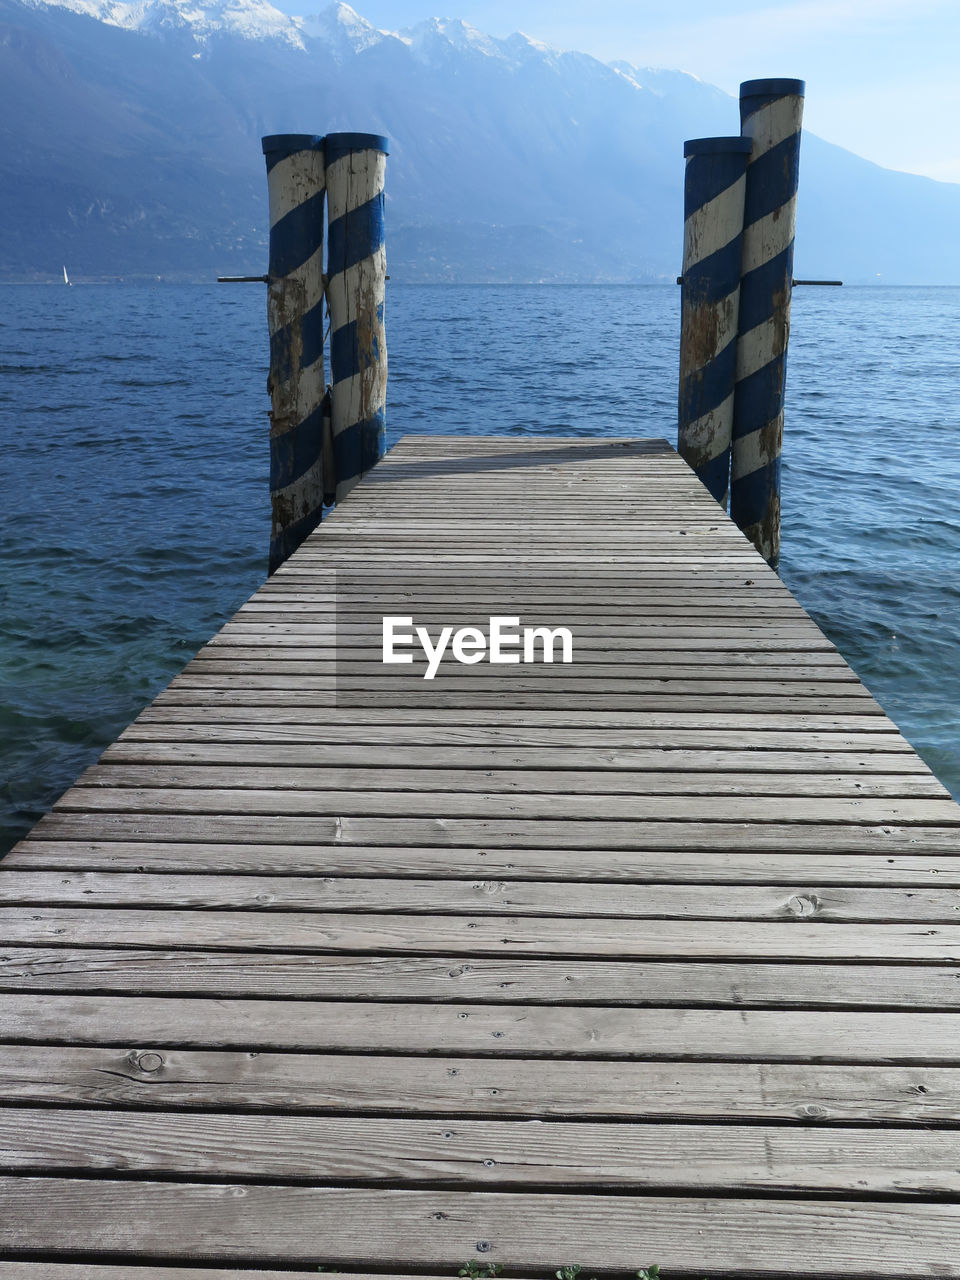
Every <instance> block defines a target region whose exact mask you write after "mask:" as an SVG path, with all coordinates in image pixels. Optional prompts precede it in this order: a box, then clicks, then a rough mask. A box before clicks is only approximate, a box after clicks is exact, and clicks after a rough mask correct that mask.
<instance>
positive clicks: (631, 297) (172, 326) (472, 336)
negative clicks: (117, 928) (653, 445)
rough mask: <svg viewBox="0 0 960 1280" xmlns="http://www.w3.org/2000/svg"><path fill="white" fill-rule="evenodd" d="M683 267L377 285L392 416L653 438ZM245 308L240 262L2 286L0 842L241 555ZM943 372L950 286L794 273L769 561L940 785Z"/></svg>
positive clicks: (42, 801) (951, 744) (958, 689)
mask: <svg viewBox="0 0 960 1280" xmlns="http://www.w3.org/2000/svg"><path fill="white" fill-rule="evenodd" d="M678 295H679V290H677V289H675V288H665V287H646V288H644V287H629V286H598V287H595V288H593V287H571V288H558V287H539V286H529V287H523V286H520V287H514V286H502V287H500V286H476V287H454V286H450V287H444V286H438V287H432V288H431V287H420V286H400V285H395V286H391V292H390V296H389V300H388V339H389V345H390V392H389V408H388V420H389V432H390V438H391V442H392V441H394V440H396V439H397V438H398V437H399V436H400V435H402V434H404V432H408V431H418V432H465V433H471V434H484V433H492V432H508V433H516V434H523V433H526V432H536V433H542V432H545V431H550V430H556V431H558V432H562V433H564V434H569V433H571V432H576V433H584V434H591V435H592V434H596V435H624V434H627V435H628V434H637V435H658V436H666V437H667V438H668V439H670V440H673V439H674V438H675V433H676V421H675V412H676V410H675V404H676V364H677V345H678V337H677V334H678V325H679V296H678ZM265 327H266V326H265V317H264V298H263V293H262V290H261V289H260V288H259V287H257V286H254V285H250V286H236V287H220V288H217V286H195V287H191V286H179V287H163V286H158V287H157V288H129V287H123V286H110V285H90V286H75V287H74V288H71V289H67V288H65V287H53V286H46V287H43V286H37V287H33V286H6V287H3V288H0V439H2V451H0V493H2V498H3V502H2V508H0V669H2V673H3V694H2V705H0V786H2V791H0V804H2V815H0V850H3V849H4V848H6V847H7V846H8V845H9V844H10V843H11V842H12V841H13V839H14V838H15V837H16V836H17V835H19V834H20V833H22V832H23V831H24V830H25V829H27V828H28V827H29V826H30V825H31V823H32V822H34V821H35V820H36V819H37V818H38V817H39V816H40V815H41V814H42V813H43V812H44V811H45V810H46V809H47V808H48V807H49V806H50V804H51V803H52V802H53V801H54V800H55V799H56V797H57V796H58V795H59V794H60V792H62V791H63V790H64V789H65V788H66V787H67V786H68V785H69V784H70V783H71V782H72V781H73V780H74V778H75V777H76V775H77V774H78V773H79V772H80V770H81V769H82V768H83V767H84V766H86V765H87V764H89V763H92V762H93V761H94V760H95V759H96V757H97V755H98V754H99V752H100V750H101V749H102V748H103V746H104V745H106V744H107V743H108V742H110V741H111V740H112V739H113V738H114V737H116V735H117V733H118V732H119V731H120V730H121V729H122V728H123V726H124V725H125V724H127V723H128V722H129V721H130V720H131V719H132V718H133V716H134V715H135V714H136V713H137V712H138V711H139V710H140V709H141V708H142V706H143V705H144V704H145V703H146V702H147V701H148V700H149V699H150V698H152V697H153V696H154V695H155V694H156V693H157V692H159V690H160V689H161V688H162V687H163V686H164V685H165V684H166V683H167V681H168V680H169V679H170V678H171V676H173V675H174V674H175V673H176V672H177V671H178V670H179V669H180V668H181V667H182V666H183V664H184V663H185V662H186V661H187V659H188V658H189V657H190V656H191V654H192V653H193V652H194V651H195V650H196V649H197V648H198V647H199V646H200V645H201V644H202V643H204V641H206V640H207V639H208V638H209V636H210V635H211V634H212V632H213V631H214V630H215V629H216V628H217V627H218V626H219V625H220V624H221V623H222V622H223V621H224V620H225V619H226V618H227V617H228V616H229V615H230V614H231V613H232V612H233V611H234V609H236V608H237V606H238V605H239V604H241V603H242V602H243V600H244V599H245V598H246V597H247V596H248V595H249V594H250V593H251V592H252V591H253V590H254V589H255V587H256V586H257V585H258V584H259V582H260V581H261V580H262V578H263V576H264V573H265V570H266V547H267V540H268V533H269V498H268V493H267V417H266V410H267V407H268V402H267V397H266V391H265V385H266V365H265V353H266V339H265ZM958 393H960V289H847V288H845V289H829V290H828V289H805V290H804V289H798V290H797V291H796V293H795V295H794V306H793V335H792V339H791V348H790V370H789V385H788V392H787V395H788V406H787V407H788V422H787V438H786V445H785V450H784V551H783V566H782V572H783V576H784V578H785V579H786V581H787V582H788V584H789V585H790V586H791V587H792V588H793V589H794V591H795V592H796V593H797V595H798V596H799V597H800V600H801V601H802V603H803V604H804V605H805V606H806V608H807V609H808V610H809V611H810V612H811V613H812V614H813V615H814V617H815V618H816V619H817V621H818V622H819V623H820V624H821V626H823V627H824V629H825V630H826V631H827V633H828V635H829V636H830V637H831V639H833V640H834V641H835V642H836V643H837V644H838V645H839V646H840V648H841V650H842V651H843V653H844V655H845V656H846V657H847V658H848V660H849V661H850V662H851V663H852V664H853V666H854V667H855V668H856V670H857V671H858V672H859V674H860V675H861V676H862V677H863V679H864V680H865V681H866V683H867V684H868V685H869V687H870V688H871V689H872V691H873V692H874V693H875V694H876V695H877V697H878V698H879V699H880V701H881V702H882V703H883V705H884V707H885V708H886V709H887V711H888V712H889V713H890V715H891V716H892V717H893V718H894V719H895V720H896V721H897V722H898V723H899V724H900V725H901V727H902V728H903V730H904V732H905V733H906V735H907V736H908V737H909V738H910V740H911V741H912V742H913V743H914V744H915V746H916V747H917V748H918V749H919V750H920V751H921V753H922V754H923V755H924V757H925V758H926V760H927V761H928V762H929V763H930V764H931V766H932V767H933V768H934V769H935V770H936V771H937V772H938V773H939V775H940V777H941V778H942V779H943V780H944V782H945V783H946V784H947V785H948V786H949V787H951V789H952V790H953V791H954V793H955V794H960V394H958ZM492 514H493V513H492Z"/></svg>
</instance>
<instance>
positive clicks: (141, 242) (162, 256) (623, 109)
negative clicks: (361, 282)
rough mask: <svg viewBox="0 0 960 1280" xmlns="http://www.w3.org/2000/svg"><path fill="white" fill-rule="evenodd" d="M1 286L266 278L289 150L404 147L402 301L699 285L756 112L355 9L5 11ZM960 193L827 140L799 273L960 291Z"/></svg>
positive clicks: (396, 252)
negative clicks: (726, 175) (688, 235)
mask: <svg viewBox="0 0 960 1280" xmlns="http://www.w3.org/2000/svg"><path fill="white" fill-rule="evenodd" d="M0 85H2V86H3V88H2V91H0V92H2V97H0V102H2V106H3V117H2V119H3V123H2V125H0V129H2V130H4V131H5V132H6V133H7V134H8V138H7V142H8V145H7V146H6V147H4V148H3V151H2V152H0V218H2V222H3V226H4V229H5V240H4V248H3V251H2V255H0V277H5V278H28V277H31V276H41V277H42V276H53V275H55V274H56V273H58V272H59V270H60V264H61V263H62V262H64V261H66V262H67V263H68V264H69V265H70V267H71V269H72V273H73V274H74V275H76V276H83V275H88V276H94V275H95V276H117V275H125V276H126V275H131V274H139V275H162V276H171V275H181V276H185V277H197V276H202V277H206V278H209V277H210V276H211V275H212V274H213V273H214V272H215V271H216V270H220V271H224V272H237V273H241V272H243V273H246V272H251V273H252V272H259V271H262V270H263V269H264V267H265V263H266V181H265V178H264V170H263V161H262V156H261V154H260V145H259V139H260V136H261V135H262V134H264V133H271V132H299V131H303V132H327V131H330V130H333V129H359V130H371V131H374V132H379V133H385V134H387V136H388V137H389V138H390V139H391V160H390V163H389V167H388V214H389V226H388V237H389V238H388V253H389V258H390V270H391V275H392V278H393V279H394V280H402V279H407V280H453V279H457V280H481V281H482V280H538V279H546V280H571V281H578V280H579V281H583V280H594V279H600V280H656V279H664V280H669V279H672V278H673V277H674V276H675V275H676V274H677V272H678V270H679V266H680V263H679V257H680V244H681V231H682V228H681V217H682V212H681V206H682V174H683V159H682V150H681V145H682V142H683V140H684V138H687V137H695V136H707V135H710V134H715V133H729V132H735V131H736V127H737V107H736V103H735V101H734V100H733V99H731V98H730V97H728V96H727V95H726V94H723V93H721V92H720V91H719V90H717V89H715V88H713V87H712V86H710V85H706V84H703V83H701V82H700V81H698V80H696V79H695V78H694V77H692V76H687V75H684V74H683V73H680V72H669V71H651V70H647V69H642V68H637V67H634V66H632V65H630V64H627V63H622V62H621V63H616V64H615V65H612V66H608V65H606V64H604V63H601V62H599V61H597V60H596V59H595V58H592V57H590V56H589V55H586V54H580V53H574V52H563V51H559V50H556V49H552V48H550V47H548V46H546V45H543V44H541V43H540V42H538V41H535V40H532V39H530V38H529V37H527V36H523V35H520V34H517V35H513V36H510V37H508V38H506V39H502V40H501V39H495V38H493V37H490V36H487V35H485V34H484V33H482V32H479V31H477V30H475V29H474V28H472V27H470V26H469V24H466V23H464V22H461V21H459V20H457V19H431V20H429V21H427V22H423V23H420V24H418V25H417V26H415V27H412V28H409V29H406V30H403V31H399V32H388V31H382V30H379V29H377V28H375V27H373V26H372V25H371V24H370V23H368V22H367V21H366V20H365V19H363V18H361V17H360V16H359V15H358V14H356V13H355V12H354V11H353V10H352V9H351V8H349V6H347V5H345V4H335V5H331V6H329V7H328V8H327V9H325V10H323V11H322V12H321V13H319V14H317V15H313V16H310V17H303V18H290V17H288V16H287V15H285V14H283V13H281V12H280V11H279V10H278V9H275V8H274V7H273V6H272V5H271V4H269V3H268V2H267V0H217V2H216V3H205V4H201V3H196V2H195V0H131V2H130V3H126V2H125V0H58V3H51V2H49V0H0ZM958 217H960V187H957V186H950V185H947V184H941V183H935V182H932V181H928V180H926V179H922V178H914V177H910V176H908V175H904V174H895V173H891V172H888V171H885V170H882V169H880V168H878V167H877V166H874V165H870V164H868V163H867V162H866V161H863V160H860V159H859V158H857V157H855V156H852V155H851V154H850V153H848V152H845V151H842V150H841V149H839V148H836V147H833V146H830V145H829V144H827V143H824V142H821V141H820V140H819V139H816V138H813V137H811V136H809V135H808V136H806V137H805V139H804V145H803V154H802V160H801V198H800V216H799V229H798V251H797V268H798V272H800V273H803V274H807V275H831V276H832V275H837V276H844V277H845V278H847V279H876V278H878V276H879V278H881V279H883V280H885V281H891V280H898V281H902V282H909V281H912V280H915V281H917V282H920V283H925V282H941V281H958V282H960V248H958V247H957V245H956V244H955V243H954V242H955V235H954V233H953V227H954V226H955V225H956V222H957V219H958Z"/></svg>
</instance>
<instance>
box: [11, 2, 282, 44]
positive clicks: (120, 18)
mask: <svg viewBox="0 0 960 1280" xmlns="http://www.w3.org/2000/svg"><path fill="white" fill-rule="evenodd" d="M26 3H27V4H29V5H30V6H31V7H33V8H36V9H42V8H50V9H65V10H67V11H68V12H70V13H77V14H82V15H83V16H84V17H87V18H94V19H95V20H96V21H97V22H102V23H105V24H106V25H107V26H110V27H121V28H122V29H123V30H125V31H139V32H141V33H143V34H146V35H155V36H160V37H162V36H163V35H164V34H165V33H169V32H173V31H182V32H186V33H188V34H189V35H191V36H192V37H193V38H194V39H195V40H196V41H197V43H198V44H202V43H204V42H205V41H206V40H208V39H209V37H210V36H213V35H219V34H224V35H232V36H239V37H240V39H241V40H282V41H285V42H286V43H287V44H289V45H291V46H292V47H294V48H297V49H305V48H306V46H305V44H304V40H303V37H302V35H301V33H300V28H299V26H298V24H297V23H296V22H295V21H294V20H293V19H291V18H288V17H287V15H286V14H284V13H281V11H280V10H279V9H276V8H274V6H273V5H272V4H269V3H268V2H267V0H224V2H223V3H213V4H211V3H202V2H200V0H26Z"/></svg>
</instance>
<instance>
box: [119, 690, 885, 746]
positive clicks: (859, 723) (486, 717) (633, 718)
mask: <svg viewBox="0 0 960 1280" xmlns="http://www.w3.org/2000/svg"><path fill="white" fill-rule="evenodd" d="M199 718H201V719H202V720H203V721H204V722H205V723H209V724H230V723H236V722H237V721H241V722H242V723H244V724H260V723H263V722H268V723H271V724H275V725H290V724H292V725H297V724H311V723H313V724H317V723H319V722H320V720H321V719H323V720H324V721H325V722H326V723H328V724H329V723H331V721H330V717H329V716H325V717H319V716H316V715H315V716H313V718H312V719H311V709H310V706H309V704H307V703H301V705H300V707H299V708H298V709H297V710H295V711H294V710H292V709H291V707H290V705H289V704H288V705H286V706H284V705H283V704H281V703H279V702H278V703H277V704H276V705H275V706H274V707H273V708H272V709H271V710H270V711H264V710H263V709H257V708H255V707H254V708H248V707H243V708H241V707H236V706H230V704H226V705H225V706H223V707H220V708H216V709H214V708H208V709H205V710H204V712H203V713H202V715H201V716H200V717H199ZM197 719H198V715H197V712H196V710H185V709H183V708H177V707H173V706H167V705H166V704H165V703H164V702H161V701H159V700H154V702H152V703H151V705H150V706H149V707H147V709H146V710H145V711H143V712H141V714H140V716H139V717H138V723H140V724H147V723H151V724H153V723H161V724H163V723H166V724H176V723H183V722H188V723H192V722H195V721H196V720H197ZM335 724H336V725H339V726H343V727H344V728H345V727H346V726H350V727H351V729H353V728H356V727H363V728H366V727H371V726H372V727H376V728H379V727H382V726H384V725H386V726H405V725H418V726H420V725H422V726H434V727H439V728H443V729H446V730H447V732H449V733H455V732H457V731H461V732H462V731H464V730H467V731H471V732H476V733H479V732H480V731H482V732H483V734H484V736H485V740H487V741H492V740H493V739H492V738H488V737H487V736H486V735H489V734H490V733H494V734H496V733H497V732H498V731H500V732H507V733H510V732H515V733H521V734H524V735H526V734H527V733H541V734H543V733H547V734H549V735H550V737H549V740H550V741H552V742H554V743H555V744H557V745H563V744H564V743H565V742H574V743H576V742H578V741H581V738H580V735H581V734H582V733H584V732H590V731H594V732H596V731H597V730H601V731H602V732H604V733H609V734H614V735H619V734H621V733H630V734H635V733H638V732H643V731H657V730H660V731H669V732H670V733H673V732H684V731H685V732H694V733H696V732H702V731H706V732H710V733H715V732H721V733H726V734H732V733H737V732H738V731H740V732H742V733H743V735H744V736H745V737H747V738H748V739H749V741H756V740H757V739H756V738H755V736H754V735H756V734H760V733H763V732H764V731H773V732H775V733H786V734H791V735H793V734H795V735H798V736H799V735H802V734H808V733H839V734H847V735H850V734H859V733H861V732H863V733H864V734H866V735H868V736H869V737H870V738H876V737H877V736H882V735H885V734H889V735H890V738H891V741H894V740H898V741H902V736H901V734H900V731H899V729H898V728H897V726H896V725H895V724H894V723H893V721H892V720H889V719H888V718H887V717H886V716H882V715H881V716H877V715H874V714H872V713H870V714H866V715H865V714H862V713H861V714H857V715H851V714H847V713H843V714H839V715H837V714H832V713H829V712H828V713H820V712H809V711H808V712H802V713H799V714H793V715H788V714H785V713H783V712H782V711H778V710H776V709H774V710H773V711H771V710H769V709H761V710H754V711H742V710H741V711H732V712H731V711H728V712H726V713H724V714H718V713H716V712H710V711H703V710H699V711H698V710H689V709H688V710H687V711H682V710H680V711H643V710H638V711H631V710H626V711H625V710H624V709H623V707H622V706H620V707H617V708H616V709H614V710H609V711H605V712H598V711H592V710H584V709H583V708H581V707H580V706H577V707H575V708H570V707H566V708H563V709H561V710H552V709H550V708H546V709H544V708H542V707H541V708H535V709H533V710H530V709H525V708H520V709H518V710H517V711H516V714H514V715H513V716H512V717H511V719H510V721H509V722H508V723H507V724H506V725H505V724H504V716H503V711H502V709H501V710H500V711H490V710H485V709H484V708H482V707H473V708H461V709H458V710H457V711H455V712H454V711H449V710H444V709H443V708H438V707H420V708H419V709H416V708H392V709H391V710H390V712H389V713H385V712H384V711H383V710H380V709H378V708H373V707H343V708H338V709H337V716H336V721H335ZM558 729H560V730H564V731H565V732H561V733H557V732H555V730H558ZM612 741H613V742H614V743H616V742H617V737H614V738H613V740H612Z"/></svg>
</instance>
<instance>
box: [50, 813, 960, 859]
mask: <svg viewBox="0 0 960 1280" xmlns="http://www.w3.org/2000/svg"><path fill="white" fill-rule="evenodd" d="M34 831H35V832H36V833H37V835H38V836H40V837H42V838H44V839H71V840H73V839H80V840H147V841H153V840H173V841H177V840H189V841H201V842H207V841H221V842H225V841H229V840H233V841H237V842H239V843H251V844H301V845H311V844H312V845H328V846H337V845H342V846H346V845H351V844H352V845H356V846H364V847H369V846H377V845H382V846H387V847H390V848H397V847H400V846H402V845H408V846H411V847H418V848H425V847H429V846H431V845H432V846H434V847H439V848H456V847H462V848H474V849H475V848H480V847H488V846H493V847H494V848H497V847H499V848H500V849H501V850H510V851H513V850H523V849H563V848H566V849H584V850H587V849H598V848H599V849H607V850H617V849H622V850H631V851H632V850H637V849H641V850H644V849H645V850H648V851H656V850H668V849H669V850H677V849H679V850H684V849H687V850H689V849H696V850H702V851H704V852H710V851H713V850H718V851H723V850H729V851H731V852H735V851H739V852H741V853H743V852H747V851H750V850H757V851H760V852H763V853H769V852H770V851H771V850H772V849H776V850H779V851H781V852H784V853H799V852H810V853H869V854H882V853H883V852H884V851H886V852H887V853H888V854H889V855H890V856H895V855H899V854H904V853H914V854H956V853H957V852H958V847H960V844H958V835H957V829H956V828H955V827H952V826H927V827H924V826H898V825H894V824H892V823H885V824H883V825H873V826H870V825H864V826H860V825H857V824H852V823H845V824H832V825H823V824H822V823H805V822H798V823H794V824H789V823H785V822H774V821H769V822H759V821H753V822H746V821H741V822H719V821H717V822H709V823H705V822H695V821H694V822H683V821H680V820H674V821H667V820H663V821H653V822H641V821H639V820H637V821H631V822H607V821H603V820H601V819H593V820H592V821H575V820H572V819H571V820H567V821H552V820H549V819H496V818H489V819H486V820H484V819H468V818H440V817H438V816H437V817H433V818H398V817H380V818H358V817H350V816H346V817H344V816H337V817H334V816H332V815H331V816H327V817H316V816H314V817H310V816H304V815H300V816H297V815H291V816H286V817H284V816H279V815H276V814H272V815H271V814H261V815H257V814H246V815H244V814H229V813H227V814H224V813H220V814H207V813H192V814H185V813H177V812H175V811H174V810H173V809H172V808H171V809H170V810H167V811H164V812H152V811H150V810H149V809H148V810H146V811H142V812H139V813H126V812H124V813H120V812H109V811H107V810H102V811H94V812H82V811H80V810H78V811H76V812H72V811H71V810H69V809H66V808H60V809H57V810H54V811H53V812H52V813H49V814H47V815H46V816H45V817H44V818H42V819H41V820H40V822H39V823H38V824H37V826H36V827H35V828H34Z"/></svg>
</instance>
